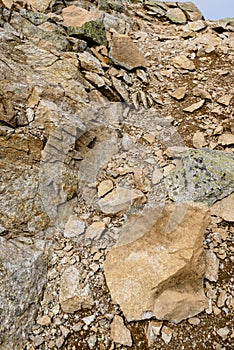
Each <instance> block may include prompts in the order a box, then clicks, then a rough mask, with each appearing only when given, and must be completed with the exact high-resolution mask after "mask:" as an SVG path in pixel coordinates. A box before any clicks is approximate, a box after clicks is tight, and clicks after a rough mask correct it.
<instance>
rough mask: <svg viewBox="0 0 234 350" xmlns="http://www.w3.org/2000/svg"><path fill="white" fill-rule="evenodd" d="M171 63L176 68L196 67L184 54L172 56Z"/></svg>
mask: <svg viewBox="0 0 234 350" xmlns="http://www.w3.org/2000/svg"><path fill="white" fill-rule="evenodd" d="M172 62H173V65H174V66H175V67H176V68H180V69H185V70H190V71H193V70H195V69H196V67H195V65H194V63H193V61H192V60H191V59H189V58H188V57H186V56H185V55H180V56H176V57H174V58H173V61H172Z"/></svg>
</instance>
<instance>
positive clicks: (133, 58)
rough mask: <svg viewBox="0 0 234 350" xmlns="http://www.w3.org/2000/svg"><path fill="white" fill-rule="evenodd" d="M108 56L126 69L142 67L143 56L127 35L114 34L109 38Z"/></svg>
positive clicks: (143, 64) (143, 62)
mask: <svg viewBox="0 0 234 350" xmlns="http://www.w3.org/2000/svg"><path fill="white" fill-rule="evenodd" d="M110 58H111V59H112V60H113V62H114V63H115V64H117V65H119V66H121V67H124V68H126V69H127V70H132V69H134V68H138V67H144V66H145V64H146V62H145V59H144V56H143V55H142V53H141V52H140V51H139V49H138V48H137V46H136V44H135V43H134V42H133V41H132V40H131V38H129V36H127V35H120V34H114V35H113V37H112V40H111V49H110Z"/></svg>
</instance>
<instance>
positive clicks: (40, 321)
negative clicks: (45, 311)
mask: <svg viewBox="0 0 234 350" xmlns="http://www.w3.org/2000/svg"><path fill="white" fill-rule="evenodd" d="M50 323H51V318H50V317H49V316H48V315H44V316H41V317H38V318H37V324H39V325H40V326H49V324H50Z"/></svg>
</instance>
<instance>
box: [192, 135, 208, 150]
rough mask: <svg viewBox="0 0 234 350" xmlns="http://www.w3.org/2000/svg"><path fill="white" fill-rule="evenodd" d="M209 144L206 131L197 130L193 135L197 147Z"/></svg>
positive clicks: (194, 144)
mask: <svg viewBox="0 0 234 350" xmlns="http://www.w3.org/2000/svg"><path fill="white" fill-rule="evenodd" d="M206 144H207V142H206V139H205V136H204V133H203V132H201V131H197V132H195V134H194V135H193V146H194V147H195V148H202V147H204V146H205V145H206Z"/></svg>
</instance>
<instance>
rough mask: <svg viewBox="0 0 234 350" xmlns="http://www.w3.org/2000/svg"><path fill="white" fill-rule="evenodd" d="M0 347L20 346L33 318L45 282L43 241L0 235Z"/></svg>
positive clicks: (5, 348)
mask: <svg viewBox="0 0 234 350" xmlns="http://www.w3.org/2000/svg"><path fill="white" fill-rule="evenodd" d="M0 244H1V250H0V310H1V312H0V324H1V326H0V349H1V350H10V349H15V350H20V349H22V348H23V347H24V343H25V336H26V335H27V334H28V333H29V332H30V330H31V327H32V325H33V324H34V322H35V318H36V315H37V311H38V307H39V301H40V300H41V298H42V292H43V289H44V287H45V283H46V279H47V278H46V271H47V259H46V255H45V252H44V248H45V243H43V242H42V241H41V242H38V243H37V245H36V246H35V245H26V244H24V243H23V242H17V241H14V240H10V241H8V240H6V239H4V238H2V237H0Z"/></svg>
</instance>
